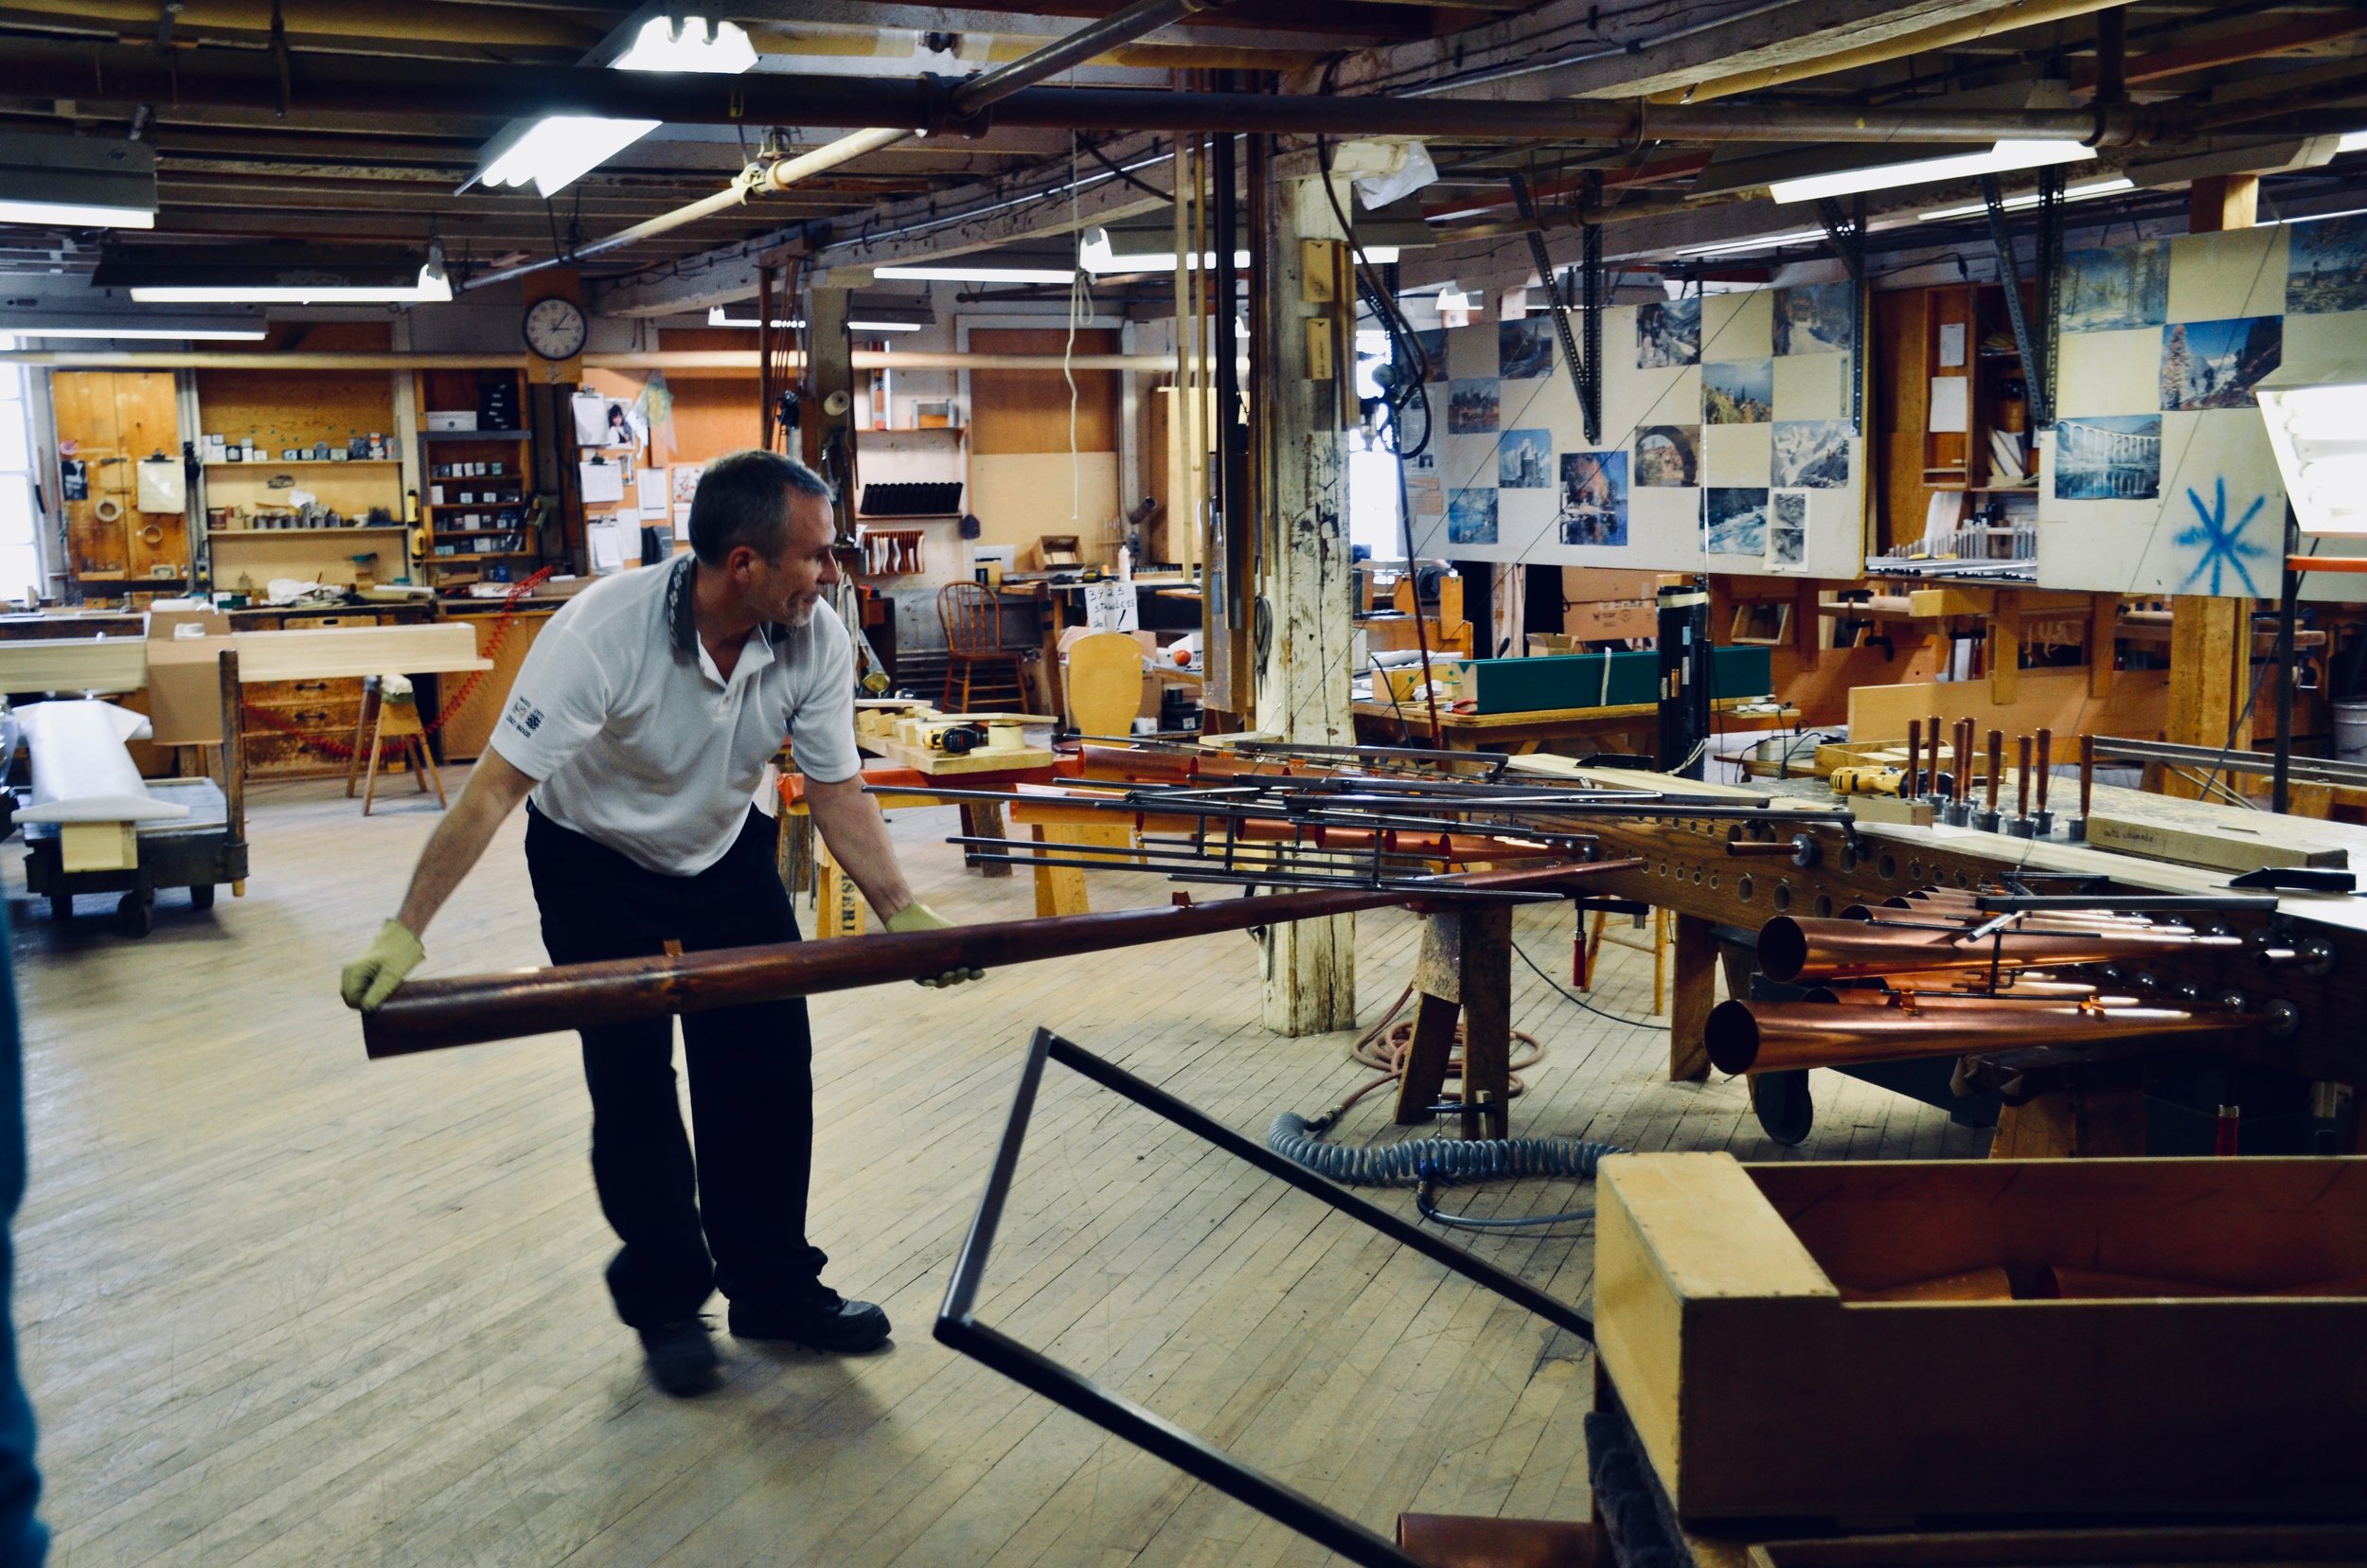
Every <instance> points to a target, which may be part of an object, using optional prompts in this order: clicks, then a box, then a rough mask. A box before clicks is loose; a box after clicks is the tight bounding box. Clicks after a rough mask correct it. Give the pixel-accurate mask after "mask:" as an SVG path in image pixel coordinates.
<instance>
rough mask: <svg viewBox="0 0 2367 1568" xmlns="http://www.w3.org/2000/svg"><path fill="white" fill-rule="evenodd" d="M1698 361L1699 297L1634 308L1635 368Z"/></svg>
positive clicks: (1699, 359)
mask: <svg viewBox="0 0 2367 1568" xmlns="http://www.w3.org/2000/svg"><path fill="white" fill-rule="evenodd" d="M1700 363H1701V296H1700V295H1699V294H1695V295H1694V296H1693V297H1692V298H1690V299H1672V300H1670V301H1668V302H1667V303H1666V304H1664V305H1663V304H1657V303H1656V304H1651V305H1639V306H1637V307H1636V308H1635V367H1636V368H1637V369H1639V370H1651V369H1658V368H1664V367H1665V366H1668V365H1699V364H1700Z"/></svg>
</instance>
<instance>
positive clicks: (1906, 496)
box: [1872, 289, 1931, 549]
mask: <svg viewBox="0 0 2367 1568" xmlns="http://www.w3.org/2000/svg"><path fill="white" fill-rule="evenodd" d="M1929 298H1930V296H1929V295H1928V294H1926V293H1925V292H1924V291H1923V290H1921V289H1901V290H1895V291H1892V292H1889V293H1877V294H1875V295H1874V364H1875V366H1876V374H1875V376H1874V380H1873V385H1872V393H1873V405H1874V406H1873V415H1874V429H1875V433H1876V435H1875V440H1874V443H1873V444H1874V449H1875V478H1876V486H1875V491H1874V505H1875V521H1874V538H1875V543H1876V544H1877V546H1878V548H1881V549H1889V548H1890V547H1892V546H1893V545H1895V544H1900V543H1906V542H1908V541H1910V540H1914V539H1919V538H1921V537H1922V536H1923V519H1924V512H1925V509H1926V508H1927V507H1928V505H1929V497H1930V494H1931V492H1930V491H1928V490H1925V489H1924V488H1923V443H1924V435H1925V429H1924V421H1925V419H1926V417H1927V410H1926V408H1925V403H1926V401H1928V399H1927V391H1926V388H1927V386H1928V385H1929V380H1930V371H1929V370H1928V369H1926V367H1925V360H1926V350H1925V344H1926V340H1927V338H1928V336H1929V334H1928V332H1927V331H1926V329H1925V312H1926V310H1927V308H1928V304H1929Z"/></svg>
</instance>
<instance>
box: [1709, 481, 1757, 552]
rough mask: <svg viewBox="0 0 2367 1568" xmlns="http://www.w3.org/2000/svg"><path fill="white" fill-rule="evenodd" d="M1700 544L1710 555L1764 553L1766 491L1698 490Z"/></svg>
mask: <svg viewBox="0 0 2367 1568" xmlns="http://www.w3.org/2000/svg"><path fill="white" fill-rule="evenodd" d="M1701 517H1702V529H1701V547H1702V548H1703V549H1705V550H1707V551H1708V552H1709V553H1710V554H1712V555H1751V556H1754V555H1765V554H1766V553H1767V491H1765V490H1703V491H1702V492H1701Z"/></svg>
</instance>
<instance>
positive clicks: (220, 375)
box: [197, 322, 473, 457]
mask: <svg viewBox="0 0 2367 1568" xmlns="http://www.w3.org/2000/svg"><path fill="white" fill-rule="evenodd" d="M321 325H323V326H345V325H360V324H359V323H340V322H324V323H321ZM472 406H473V405H472ZM197 412H198V428H199V430H200V431H201V433H203V434H205V435H208V436H221V437H224V438H225V439H227V440H228V441H229V442H230V443H231V444H232V445H234V446H235V445H237V444H238V443H239V442H240V441H241V440H243V439H245V438H247V437H254V440H255V445H256V446H257V448H258V449H259V450H261V451H264V452H268V453H270V454H272V456H274V457H277V456H278V455H279V454H281V453H282V452H285V451H287V450H288V449H289V448H290V447H299V448H306V449H309V448H310V447H311V445H312V443H313V442H315V441H327V442H328V443H329V445H330V446H332V447H342V446H344V445H345V444H346V443H347V442H348V441H349V440H351V439H352V438H353V437H357V436H361V437H367V436H370V435H372V434H377V435H380V436H393V435H396V434H398V430H397V427H396V425H395V381H394V373H393V372H390V371H385V370H200V371H199V372H197Z"/></svg>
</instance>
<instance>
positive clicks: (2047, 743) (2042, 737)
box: [2037, 729, 2055, 838]
mask: <svg viewBox="0 0 2367 1568" xmlns="http://www.w3.org/2000/svg"><path fill="white" fill-rule="evenodd" d="M2054 772H2055V732H2054V731H2053V730H2051V729H2042V730H2040V731H2039V732H2038V829H2037V831H2038V835H2039V836H2040V837H2042V838H2043V837H2044V836H2045V835H2046V834H2047V833H2049V832H2051V831H2053V830H2054V828H2055V813H2054V812H2052V811H2048V810H2047V809H2046V781H2047V779H2048V778H2049V777H2050V776H2051V775H2053V774H2054Z"/></svg>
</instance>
